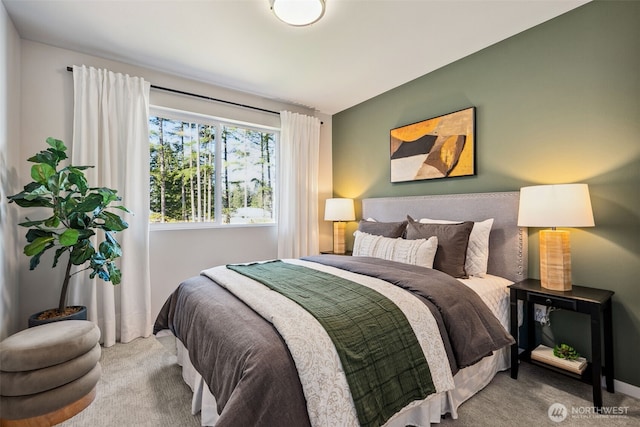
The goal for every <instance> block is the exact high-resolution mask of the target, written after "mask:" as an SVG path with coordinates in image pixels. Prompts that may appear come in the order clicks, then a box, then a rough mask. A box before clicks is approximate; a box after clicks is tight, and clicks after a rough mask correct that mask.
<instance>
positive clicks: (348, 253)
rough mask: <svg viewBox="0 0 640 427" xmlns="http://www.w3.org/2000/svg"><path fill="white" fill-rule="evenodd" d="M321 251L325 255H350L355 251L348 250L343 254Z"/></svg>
mask: <svg viewBox="0 0 640 427" xmlns="http://www.w3.org/2000/svg"><path fill="white" fill-rule="evenodd" d="M320 253H321V254H323V255H347V256H350V255H351V254H352V253H353V251H346V252H345V253H343V254H336V253H334V252H333V251H320Z"/></svg>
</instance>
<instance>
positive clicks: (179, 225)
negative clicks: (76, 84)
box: [147, 105, 280, 231]
mask: <svg viewBox="0 0 640 427" xmlns="http://www.w3.org/2000/svg"><path fill="white" fill-rule="evenodd" d="M152 116H159V117H163V118H167V119H172V120H182V121H186V122H194V121H197V122H198V123H201V124H205V125H210V126H215V128H216V141H215V144H214V146H215V152H214V157H215V182H216V187H215V190H214V212H216V215H215V217H214V221H206V222H150V223H149V230H150V231H155V230H193V229H206V228H244V227H274V226H277V225H278V223H277V204H276V203H275V202H276V200H277V198H278V181H277V180H276V182H275V185H274V191H273V193H274V194H273V200H274V204H273V222H267V223H257V224H224V223H223V222H222V215H220V214H219V212H222V190H221V188H220V187H219V185H220V183H221V182H222V176H221V174H222V143H221V141H220V140H219V139H220V135H221V127H222V126H223V125H230V126H239V127H243V128H246V129H251V130H255V131H258V132H270V133H273V134H274V135H275V156H276V159H279V158H280V152H279V142H280V128H277V127H273V126H264V125H258V124H254V123H248V122H243V121H240V120H232V119H225V118H221V117H215V116H210V115H207V114H201V113H195V112H191V111H184V110H177V109H174V108H167V107H161V106H157V105H150V106H149V117H152ZM147 167H148V166H147ZM278 167H279V165H278V162H277V160H276V170H277V168H278ZM149 209H150V207H149Z"/></svg>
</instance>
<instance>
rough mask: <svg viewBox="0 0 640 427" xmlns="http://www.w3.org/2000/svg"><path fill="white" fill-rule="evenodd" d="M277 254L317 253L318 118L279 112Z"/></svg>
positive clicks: (301, 254)
mask: <svg viewBox="0 0 640 427" xmlns="http://www.w3.org/2000/svg"><path fill="white" fill-rule="evenodd" d="M280 120H281V128H280V145H279V148H280V161H279V162H278V170H279V174H278V186H279V192H278V211H277V212H278V258H298V257H301V256H306V255H312V254H317V253H318V247H319V246H318V161H319V150H320V120H319V119H318V118H316V117H310V116H305V115H303V114H298V113H292V112H289V111H282V112H280Z"/></svg>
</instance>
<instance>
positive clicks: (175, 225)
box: [149, 222, 278, 231]
mask: <svg viewBox="0 0 640 427" xmlns="http://www.w3.org/2000/svg"><path fill="white" fill-rule="evenodd" d="M277 225H278V224H277V223H275V222H267V223H261V224H216V223H213V222H165V223H157V222H156V223H150V224H149V231H175V230H203V229H209V228H218V229H230V228H252V227H275V226H277Z"/></svg>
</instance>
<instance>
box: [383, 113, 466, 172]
mask: <svg viewBox="0 0 640 427" xmlns="http://www.w3.org/2000/svg"><path fill="white" fill-rule="evenodd" d="M475 115H476V108H475V107H469V108H466V109H464V110H460V111H456V112H453V113H449V114H445V115H442V116H438V117H434V118H431V119H427V120H423V121H421V122H417V123H413V124H410V125H406V126H401V127H398V128H395V129H391V131H390V143H391V182H407V181H420V180H424V179H435V178H450V177H455V176H469V175H475V173H476V165H475V163H476V162H475V158H476V153H475V142H476V141H475Z"/></svg>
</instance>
